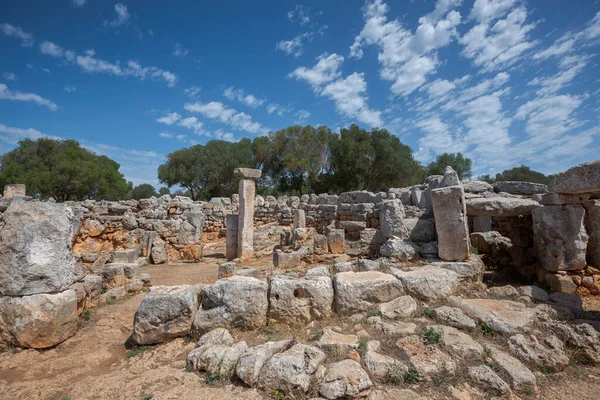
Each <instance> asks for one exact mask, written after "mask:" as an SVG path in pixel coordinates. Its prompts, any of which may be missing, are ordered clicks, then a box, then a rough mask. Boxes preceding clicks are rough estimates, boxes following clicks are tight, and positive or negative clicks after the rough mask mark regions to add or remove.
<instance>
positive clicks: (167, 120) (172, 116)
mask: <svg viewBox="0 0 600 400" xmlns="http://www.w3.org/2000/svg"><path fill="white" fill-rule="evenodd" d="M180 119H181V115H179V114H178V113H176V112H172V113H169V114H167V115H165V116H164V117H160V118H157V120H156V122H160V123H161V124H165V125H173V124H174V123H175V122H177V121H179V120H180Z"/></svg>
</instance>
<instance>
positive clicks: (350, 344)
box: [317, 328, 358, 354]
mask: <svg viewBox="0 0 600 400" xmlns="http://www.w3.org/2000/svg"><path fill="white" fill-rule="evenodd" d="M317 346H318V347H319V348H320V349H322V350H324V351H326V352H333V353H334V354H345V353H347V352H348V351H350V350H352V349H357V348H358V336H356V335H345V334H343V333H339V332H336V331H334V330H333V329H332V328H325V329H323V334H322V335H321V337H320V338H319V341H318V342H317Z"/></svg>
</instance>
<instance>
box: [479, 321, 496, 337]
mask: <svg viewBox="0 0 600 400" xmlns="http://www.w3.org/2000/svg"><path fill="white" fill-rule="evenodd" d="M481 332H483V334H484V335H486V336H492V335H493V334H495V333H496V331H495V330H494V328H492V327H491V326H490V325H489V324H488V323H486V322H484V323H482V324H481Z"/></svg>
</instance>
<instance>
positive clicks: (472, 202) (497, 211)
mask: <svg viewBox="0 0 600 400" xmlns="http://www.w3.org/2000/svg"><path fill="white" fill-rule="evenodd" d="M466 203H467V215H468V216H470V217H473V216H484V217H496V216H503V217H514V216H517V215H531V212H532V211H533V210H535V209H536V208H538V207H541V206H540V203H538V202H537V201H535V200H529V199H519V198H512V197H490V198H477V199H468V200H467V201H466Z"/></svg>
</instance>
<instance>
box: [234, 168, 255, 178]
mask: <svg viewBox="0 0 600 400" xmlns="http://www.w3.org/2000/svg"><path fill="white" fill-rule="evenodd" d="M233 176H234V177H235V179H251V180H257V179H258V178H260V177H261V176H262V171H261V170H260V169H252V168H236V169H234V170H233Z"/></svg>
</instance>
